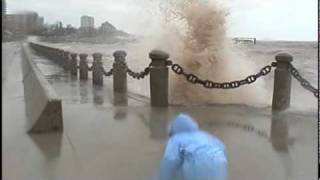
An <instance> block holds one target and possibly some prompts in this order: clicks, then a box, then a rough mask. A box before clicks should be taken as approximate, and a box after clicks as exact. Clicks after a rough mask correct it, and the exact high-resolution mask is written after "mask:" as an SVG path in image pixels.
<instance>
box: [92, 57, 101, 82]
mask: <svg viewBox="0 0 320 180" xmlns="http://www.w3.org/2000/svg"><path fill="white" fill-rule="evenodd" d="M92 56H93V63H92V83H93V84H94V85H103V66H102V54H101V53H94V54H93V55H92Z"/></svg>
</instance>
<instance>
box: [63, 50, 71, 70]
mask: <svg viewBox="0 0 320 180" xmlns="http://www.w3.org/2000/svg"><path fill="white" fill-rule="evenodd" d="M69 55H70V52H68V51H65V52H64V56H63V57H64V58H63V68H64V70H66V71H68V70H70V59H69Z"/></svg>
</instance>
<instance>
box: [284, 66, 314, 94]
mask: <svg viewBox="0 0 320 180" xmlns="http://www.w3.org/2000/svg"><path fill="white" fill-rule="evenodd" d="M289 71H290V73H291V74H292V76H293V77H294V78H296V79H297V80H298V81H299V82H300V84H301V86H302V87H304V88H305V89H307V90H308V91H310V92H312V93H313V95H314V96H315V97H316V98H319V90H318V89H316V88H315V87H313V86H312V85H311V84H310V83H309V82H308V81H307V80H306V79H304V78H303V77H301V75H300V73H299V71H298V70H297V69H296V68H295V67H293V65H292V64H290V65H289Z"/></svg>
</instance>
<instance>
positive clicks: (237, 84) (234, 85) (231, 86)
mask: <svg viewBox="0 0 320 180" xmlns="http://www.w3.org/2000/svg"><path fill="white" fill-rule="evenodd" d="M275 66H276V63H275V62H273V63H272V64H271V65H267V66H265V67H263V68H262V69H261V70H260V71H259V73H257V74H253V75H250V76H248V77H247V78H245V79H243V80H238V81H231V82H222V83H217V82H213V81H210V80H201V79H200V78H199V77H197V76H196V75H194V74H191V73H190V74H189V73H186V72H184V70H183V68H182V67H181V66H180V65H178V64H173V65H172V66H171V69H172V71H173V72H175V73H176V74H178V75H183V76H185V78H186V79H187V81H189V82H190V83H193V84H201V85H203V86H204V87H205V88H208V89H212V88H219V89H234V88H238V87H240V86H242V85H245V84H251V83H253V82H255V81H256V80H257V79H258V78H259V77H261V76H265V75H267V74H269V73H270V72H271V69H272V67H275Z"/></svg>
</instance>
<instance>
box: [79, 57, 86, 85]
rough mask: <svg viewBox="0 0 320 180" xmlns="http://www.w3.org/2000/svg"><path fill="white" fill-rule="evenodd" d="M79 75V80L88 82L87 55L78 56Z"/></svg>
mask: <svg viewBox="0 0 320 180" xmlns="http://www.w3.org/2000/svg"><path fill="white" fill-rule="evenodd" d="M79 56H80V62H79V73H80V80H88V61H87V57H88V54H80V55H79Z"/></svg>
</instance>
